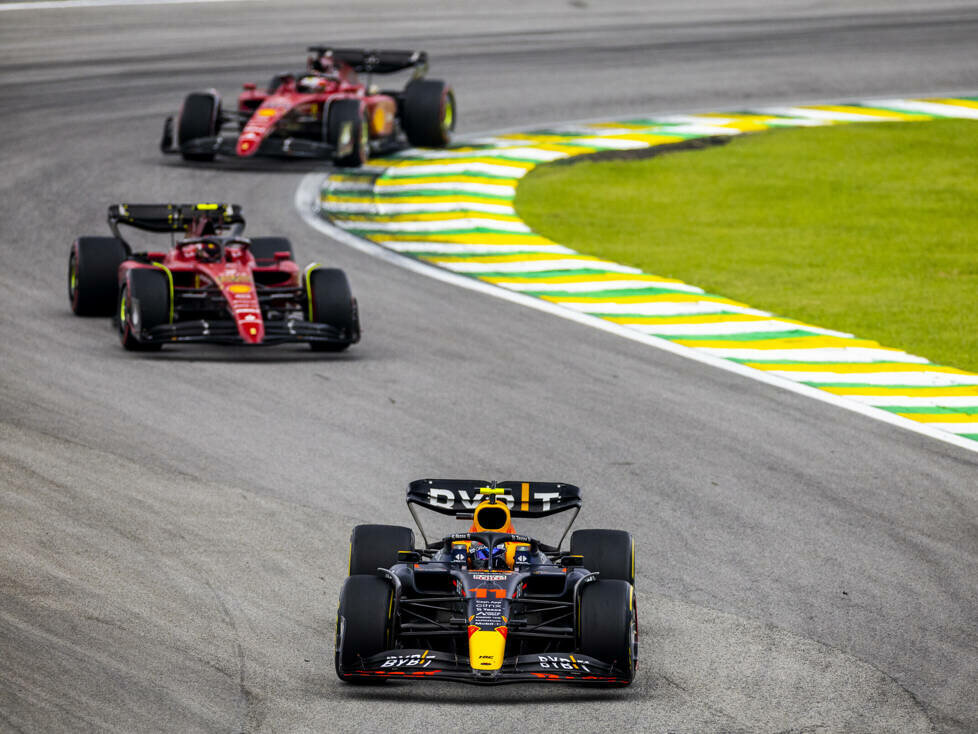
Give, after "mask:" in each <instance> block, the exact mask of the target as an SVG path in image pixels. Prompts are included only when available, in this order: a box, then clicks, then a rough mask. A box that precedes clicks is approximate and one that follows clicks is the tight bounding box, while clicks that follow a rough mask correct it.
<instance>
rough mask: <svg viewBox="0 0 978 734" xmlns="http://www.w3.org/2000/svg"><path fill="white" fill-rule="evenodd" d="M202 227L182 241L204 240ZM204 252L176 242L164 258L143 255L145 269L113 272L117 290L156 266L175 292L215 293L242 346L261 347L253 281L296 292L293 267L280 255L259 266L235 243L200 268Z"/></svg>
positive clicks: (197, 245)
mask: <svg viewBox="0 0 978 734" xmlns="http://www.w3.org/2000/svg"><path fill="white" fill-rule="evenodd" d="M207 225H208V222H207V220H206V219H200V220H199V221H197V222H195V223H194V225H193V226H192V227H191V228H190V230H189V231H188V232H187V237H186V240H194V239H199V238H201V237H202V236H205V235H204V233H203V231H204V229H205V228H206V227H207ZM205 247H206V245H205V244H204V243H201V242H187V243H186V244H184V242H183V240H178V241H177V242H176V244H175V246H174V247H173V248H172V249H171V250H170V251H168V252H149V253H147V259H148V260H149V261H150V262H148V263H146V262H139V261H135V260H126V261H125V262H123V263H122V265H120V266H119V284H120V286H121V285H123V284H125V283H126V279H127V278H128V274H129V272H130V271H132V270H134V269H137V268H149V269H159V268H160V266H162V267H164V268H166V270H167V271H168V272H169V274H170V277H171V279H172V284H173V288H174V291H176V292H179V291H180V290H181V289H185V290H199V289H206V288H213V287H216V288H218V289H220V292H221V294H222V295H223V296H224V298H225V300H226V302H227V310H228V311H229V312H230V313H231V315H232V317H233V318H234V321H235V323H236V325H237V327H238V333H239V334H240V335H241V338H242V339H243V340H244V342H245V344H261V343H262V342H263V341H264V339H265V324H264V322H263V319H262V313H261V309H260V307H259V304H258V293H257V289H256V283H255V279H256V277H257V278H259V279H260V280H261V282H262V284H263V285H271V286H275V287H282V288H299V287H300V285H301V284H300V275H301V273H300V270H299V266H298V265H296V263H295V262H293V261H292V260H291V259H288V257H287V255H288V253H282V254H283V257H276V258H275V261H274V262H273V263H268V264H265V263H263V264H262V265H259V264H258V262H257V261H256V260H255V258H254V256H253V255H252V254H251V253H250V252H249V251H248V247H247V244H246V241H242V242H239V243H235V241H233V240H232V241H231V242H230V243H229V244H227V246H226V247H224V248H223V253H222V256H221V258H220V259H219V260H217V261H215V262H206V261H202V260H201V259H200V253H201V250H202V249H203V248H205Z"/></svg>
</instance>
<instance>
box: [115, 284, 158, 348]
mask: <svg viewBox="0 0 978 734" xmlns="http://www.w3.org/2000/svg"><path fill="white" fill-rule="evenodd" d="M115 319H116V327H117V328H118V330H119V341H121V342H122V346H123V347H125V348H126V349H127V350H129V351H131V352H150V351H157V350H159V349H161V348H162V346H163V345H162V343H160V342H145V341H140V335H141V334H142V333H143V332H144V331H149V330H150V329H152V328H153V327H155V326H159V325H160V324H166V323H169V322H170V320H171V314H170V284H169V280H168V279H167V277H166V274H165V273H164V272H163V271H162V270H150V269H149V268H134V269H133V270H130V271H129V272H128V273H127V274H126V280H125V282H124V283H123V284H122V287H121V288H120V289H119V300H118V304H117V306H116V315H115Z"/></svg>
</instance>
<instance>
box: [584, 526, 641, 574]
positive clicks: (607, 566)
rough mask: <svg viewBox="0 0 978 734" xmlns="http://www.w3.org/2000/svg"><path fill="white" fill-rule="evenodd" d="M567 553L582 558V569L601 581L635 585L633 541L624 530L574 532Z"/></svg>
mask: <svg viewBox="0 0 978 734" xmlns="http://www.w3.org/2000/svg"><path fill="white" fill-rule="evenodd" d="M570 552H571V553H572V554H573V555H579V556H584V568H586V569H587V570H588V571H597V572H598V573H600V574H601V578H602V579H619V580H621V581H627V582H628V583H630V584H634V583H635V541H634V540H633V539H632V536H631V533H626V532H625V531H624V530H575V531H574V532H573V533H572V534H571V539H570Z"/></svg>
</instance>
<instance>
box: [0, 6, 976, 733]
mask: <svg viewBox="0 0 978 734" xmlns="http://www.w3.org/2000/svg"><path fill="white" fill-rule="evenodd" d="M779 5H780V7H779V8H778V9H777V10H775V9H771V8H769V7H768V4H767V3H764V2H759V1H758V0H729V1H727V2H724V1H722V0H710V2H702V3H684V2H663V3H658V4H656V7H655V9H654V10H653V9H651V8H650V7H648V4H647V3H644V2H638V1H637V0H636V1H634V2H601V3H596V2H595V3H588V2H584V1H583V0H582V1H579V2H572V3H570V4H567V3H559V2H550V1H544V2H533V3H526V2H501V3H441V4H438V3H426V2H421V3H412V4H411V7H410V8H408V6H407V5H406V4H403V3H399V2H389V3H384V2H380V3H378V2H362V3H361V2H358V3H355V4H354V3H347V4H342V3H336V2H328V3H327V2H305V3H286V2H283V3H275V4H274V5H273V4H272V3H247V4H240V5H238V4H224V3H222V4H215V5H199V6H159V7H154V6H149V7H141V8H125V7H112V8H91V9H77V10H52V11H17V12H9V13H2V14H0V98H2V99H3V100H4V102H3V111H2V119H3V135H2V137H0V166H2V179H0V187H2V188H0V191H2V201H3V204H4V206H3V215H2V217H0V358H2V369H0V551H2V555H0V730H9V731H30V732H47V731H89V730H91V731H119V732H128V731H160V730H164V731H180V732H190V731H226V732H243V731H248V732H252V731H376V730H389V731H419V730H426V729H427V730H431V731H444V730H447V729H449V728H451V729H463V728H464V729H470V730H476V731H486V730H489V729H490V728H491V729H493V730H506V729H509V728H514V727H518V728H519V729H520V730H534V731H553V730H558V729H565V730H570V731H576V730H581V731H604V730H607V731H627V730H638V729H643V730H649V731H667V730H669V731H725V732H726V731H772V732H773V731H788V730H790V731H819V732H821V731H884V730H885V731H932V730H938V731H974V730H976V729H978V699H976V697H975V695H974V691H975V687H976V670H978V637H976V628H978V612H976V609H978V599H976V596H978V592H976V587H978V572H976V568H978V523H976V517H978V489H976V485H978V481H976V478H978V471H976V470H978V458H976V456H975V454H974V453H971V452H968V451H965V450H962V449H959V448H956V447H954V446H949V445H946V444H943V443H940V442H937V441H934V440H931V439H928V438H926V437H924V436H920V435H917V434H913V433H910V432H906V431H902V430H899V429H897V428H894V427H892V426H888V425H884V424H881V423H877V422H875V421H872V420H869V419H867V418H865V417H862V416H859V415H855V414H852V413H849V412H847V411H842V410H839V409H836V408H833V407H832V406H829V405H824V404H820V403H817V402H815V401H810V400H807V399H805V398H803V397H801V396H798V395H795V394H791V393H788V392H783V391H780V390H778V389H775V388H772V387H770V386H765V385H762V384H758V383H754V382H751V381H748V380H745V379H742V378H740V377H738V376H736V375H732V374H729V373H725V372H721V371H718V370H714V369H711V368H709V367H707V366H703V365H700V364H696V363H692V362H688V361H684V360H683V359H681V358H679V357H676V356H674V355H669V354H665V353H661V352H658V351H656V350H655V349H652V348H649V347H646V346H643V345H641V344H636V343H632V342H629V341H626V340H623V339H619V338H616V337H615V336H613V335H610V334H606V333H602V332H599V331H596V330H592V329H589V328H587V327H585V326H582V325H579V324H574V323H571V322H567V321H564V320H561V319H557V318H553V317H551V316H548V315H547V314H544V313H539V312H535V311H531V310H525V309H521V308H520V307H518V306H516V305H514V304H510V303H505V302H502V301H497V300H495V299H491V298H487V297H485V296H483V295H480V294H477V293H473V292H470V291H466V290H464V289H460V288H456V287H453V286H451V285H448V284H444V283H440V282H436V281H433V280H428V279H425V278H422V277H420V276H418V275H417V274H415V273H410V272H407V271H405V270H401V269H399V268H397V267H396V266H393V265H390V264H388V263H385V262H381V261H379V260H375V259H372V258H370V257H369V256H367V255H364V254H362V253H360V252H356V251H354V250H352V249H349V248H347V247H344V246H342V245H339V244H337V243H335V242H331V241H329V240H327V239H326V238H324V237H323V236H322V235H321V234H319V233H318V232H316V231H314V230H313V229H311V228H310V227H309V226H308V225H306V224H305V223H304V222H303V221H302V220H301V219H300V218H299V216H298V215H297V213H296V211H295V209H294V206H293V196H294V193H295V190H296V187H297V186H298V184H299V181H300V179H301V176H302V175H303V174H304V173H308V172H309V171H311V170H317V168H319V166H318V165H313V164H307V163H301V162H287V163H282V162H274V161H273V162H268V161H255V162H248V163H246V164H238V163H235V162H225V163H219V164H214V165H206V166H197V167H188V166H186V165H184V164H182V163H181V162H179V161H174V160H170V159H163V158H162V157H161V156H160V155H159V154H158V152H157V150H156V143H157V140H158V136H159V130H160V125H161V121H162V118H163V116H164V115H165V114H168V113H170V112H172V111H173V110H174V109H175V108H176V106H177V105H178V104H179V100H180V98H181V96H182V94H184V93H185V92H187V91H190V90H193V89H195V88H199V87H207V86H215V87H217V88H218V89H220V90H222V91H223V92H224V93H225V94H226V95H232V94H233V93H234V92H235V90H236V88H237V85H238V84H240V82H242V81H246V80H249V79H255V80H258V81H262V80H264V79H266V78H267V77H270V76H271V74H272V73H274V72H277V71H280V70H287V69H292V70H294V69H296V68H298V67H301V59H302V57H303V52H302V48H303V46H304V45H305V44H306V43H307V42H319V41H333V42H342V43H344V44H350V45H358V44H365V45H369V46H375V47H376V46H384V45H394V46H400V47H424V48H427V49H428V50H429V51H430V52H431V54H432V56H433V58H434V64H433V70H432V76H436V77H437V76H445V77H447V78H450V79H451V80H452V81H453V82H454V84H455V86H456V89H457V92H458V99H459V105H460V110H461V126H460V132H462V133H464V132H476V131H485V130H491V129H499V128H506V127H518V126H523V125H529V124H533V123H540V122H544V121H557V120H568V119H578V118H591V117H599V116H618V115H626V114H629V113H632V112H654V111H662V112H666V111H670V112H671V111H694V110H708V109H714V110H722V109H731V108H738V107H744V106H748V105H756V104H758V103H763V102H785V101H804V100H844V99H858V98H866V97H871V96H879V95H901V94H926V93H930V92H953V91H967V90H973V89H974V87H975V84H976V79H978V76H976V71H978V67H976V61H975V56H974V38H975V37H978V7H976V4H975V3H953V2H937V3H928V4H927V8H926V10H923V9H921V8H920V7H919V5H920V4H919V3H914V2H889V1H888V2H883V1H882V0H880V1H879V2H872V1H871V0H857V1H856V2H846V3H834V4H832V3H819V4H812V3H809V2H789V3H781V4H779ZM582 196H586V192H582ZM214 199H226V200H231V201H235V202H238V203H241V204H243V205H244V206H245V211H246V214H247V215H248V216H249V225H250V226H249V231H250V232H251V233H253V234H282V235H286V236H288V237H290V238H291V239H292V241H293V242H294V244H295V247H296V250H297V255H298V259H299V260H300V261H301V262H303V263H305V262H307V261H310V260H313V259H315V260H318V261H322V262H328V263H329V264H332V265H336V266H340V267H343V268H345V269H346V270H347V271H348V272H349V274H350V277H351V280H352V282H353V285H354V289H355V291H356V293H357V295H358V297H359V299H360V303H361V307H362V314H363V320H364V326H365V335H364V340H363V342H362V343H361V344H360V345H357V346H355V347H354V348H352V349H351V350H350V351H349V352H348V353H345V354H343V355H338V356H336V355H334V356H326V357H323V356H320V355H312V354H311V353H309V352H307V351H305V350H303V349H300V348H291V347H282V348H274V349H265V350H247V349H243V348H241V349H220V348H216V347H182V348H174V349H166V350H164V351H163V352H162V353H161V354H158V355H149V356H145V355H142V356H141V355H133V354H129V353H126V352H124V351H123V350H122V349H121V347H119V345H118V343H117V341H116V339H115V337H114V335H113V334H112V333H111V331H110V327H109V324H108V323H107V321H105V320H102V319H84V320H83V319H76V318H75V317H73V316H72V315H71V314H70V311H69V309H68V304H67V299H66V296H65V292H64V291H65V288H64V279H65V275H64V271H65V265H66V253H67V247H68V244H69V242H70V241H71V239H72V238H73V237H74V236H76V235H78V234H103V233H105V225H104V212H105V207H106V205H107V204H109V203H112V202H116V201H156V200H159V201H170V200H187V201H192V200H214ZM434 475H440V476H462V475H471V476H474V477H480V478H482V477H487V478H492V477H495V478H514V479H554V480H561V481H570V482H575V483H578V484H580V485H581V486H582V487H583V488H584V490H585V510H584V512H583V513H582V516H581V518H580V522H579V525H580V527H612V528H626V529H628V530H631V531H632V532H633V533H634V534H635V535H636V538H637V542H638V548H639V559H638V577H639V578H638V590H639V591H638V598H639V603H640V618H641V625H640V633H641V657H640V669H639V676H638V679H637V681H636V683H635V684H634V685H633V686H631V687H630V688H628V689H624V690H615V691H604V690H600V691H595V690H591V689H580V688H553V687H542V686H526V687H504V688H496V689H489V690H486V689H477V688H472V687H466V686H461V685H450V684H427V685H424V684H418V685H409V684H401V685H393V684H392V685H389V686H386V687H370V688H359V687H352V686H346V685H342V684H340V683H339V682H338V681H337V680H336V678H335V676H334V674H333V672H332V669H331V668H332V625H333V619H334V613H335V605H336V600H337V595H338V591H339V586H340V583H341V580H342V577H343V574H344V572H345V566H346V554H347V539H348V535H349V531H350V528H351V527H352V526H353V525H354V524H356V523H358V522H369V521H375V522H390V523H398V524H409V522H408V521H409V516H408V514H407V512H406V510H405V508H404V505H403V501H402V497H403V492H404V488H405V485H406V482H407V481H408V480H409V479H413V478H417V477H421V476H434ZM521 529H525V530H530V529H531V528H529V527H521Z"/></svg>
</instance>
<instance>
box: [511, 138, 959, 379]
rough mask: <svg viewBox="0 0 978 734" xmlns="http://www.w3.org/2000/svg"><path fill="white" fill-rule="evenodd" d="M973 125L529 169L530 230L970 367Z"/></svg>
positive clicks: (522, 206) (520, 206)
mask: <svg viewBox="0 0 978 734" xmlns="http://www.w3.org/2000/svg"><path fill="white" fill-rule="evenodd" d="M976 171H978V122H974V121H960V120H938V121H932V122H914V123H879V124H875V123H873V124H858V125H840V126H833V127H822V128H814V129H803V130H798V129H795V130H777V131H772V132H765V133H761V134H759V135H750V136H744V137H743V138H738V139H735V140H733V141H732V142H731V143H730V144H729V145H725V146H720V147H716V148H708V149H705V150H698V151H692V152H679V153H672V154H669V155H664V156H661V157H656V158H651V159H645V160H636V161H615V162H589V161H587V160H582V161H581V162H579V163H576V164H574V165H569V166H542V167H540V168H537V169H535V170H534V171H532V172H531V173H530V174H529V175H528V176H527V177H526V178H525V179H523V181H522V183H521V184H520V186H519V188H518V189H517V197H516V208H517V211H518V212H519V214H520V216H521V217H522V218H523V220H524V221H525V222H526V223H527V224H528V225H529V226H530V227H532V228H533V229H534V230H535V231H536V232H538V233H540V234H542V235H544V236H546V237H549V238H550V239H552V240H554V241H556V242H559V243H561V244H564V245H567V246H568V247H573V248H574V249H576V250H578V251H580V252H584V253H587V254H592V255H600V256H601V257H605V258H608V259H610V260H614V261H616V262H620V263H624V264H627V265H633V266H636V267H640V268H642V269H643V270H645V271H646V272H649V273H655V274H658V275H664V276H669V277H675V278H681V279H682V280H685V281H686V282H688V283H692V284H695V285H698V286H700V287H703V288H706V289H707V290H708V291H710V292H713V293H718V294H721V295H724V296H727V297H729V298H734V299H737V300H739V301H744V302H746V303H748V304H750V305H751V306H753V307H755V308H762V309H765V310H769V311H773V312H775V313H778V314H781V315H784V316H789V317H792V318H796V319H801V320H804V321H807V322H809V323H812V324H815V325H818V326H823V327H828V328H831V329H837V330H841V331H847V332H852V333H854V334H856V335H857V336H860V337H863V338H871V339H876V340H877V341H879V342H881V343H882V344H884V345H885V346H891V347H900V348H902V349H906V350H907V351H909V352H912V353H914V354H918V355H921V356H924V357H927V358H928V359H930V360H932V361H934V362H937V363H940V364H946V365H953V366H955V367H961V368H963V369H968V370H973V371H978V323H976V314H978V176H976V175H975V172H976Z"/></svg>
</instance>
